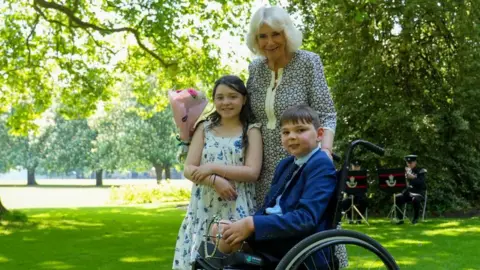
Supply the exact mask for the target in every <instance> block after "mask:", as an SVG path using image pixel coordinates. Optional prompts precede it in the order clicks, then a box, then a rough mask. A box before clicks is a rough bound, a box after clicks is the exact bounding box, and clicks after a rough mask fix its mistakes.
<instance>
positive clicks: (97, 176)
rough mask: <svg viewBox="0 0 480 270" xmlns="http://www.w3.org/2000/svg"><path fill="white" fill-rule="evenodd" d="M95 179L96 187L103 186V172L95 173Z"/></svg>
mask: <svg viewBox="0 0 480 270" xmlns="http://www.w3.org/2000/svg"><path fill="white" fill-rule="evenodd" d="M95 179H96V186H97V187H101V186H103V170H102V169H100V170H97V171H96V172H95Z"/></svg>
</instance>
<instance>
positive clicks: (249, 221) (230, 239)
mask: <svg viewBox="0 0 480 270" xmlns="http://www.w3.org/2000/svg"><path fill="white" fill-rule="evenodd" d="M224 226H225V227H224V229H223V240H224V241H225V243H227V244H228V245H230V246H233V245H236V244H240V243H241V242H242V241H243V240H245V239H247V238H248V237H249V236H250V234H252V233H253V232H254V231H255V227H254V225H253V217H252V216H249V217H246V218H242V219H240V220H239V221H236V222H234V223H232V224H227V225H224Z"/></svg>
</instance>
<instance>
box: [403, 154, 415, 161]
mask: <svg viewBox="0 0 480 270" xmlns="http://www.w3.org/2000/svg"><path fill="white" fill-rule="evenodd" d="M404 158H405V161H406V162H412V161H417V155H408V156H405V157H404Z"/></svg>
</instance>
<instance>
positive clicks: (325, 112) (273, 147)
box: [247, 7, 348, 267]
mask: <svg viewBox="0 0 480 270" xmlns="http://www.w3.org/2000/svg"><path fill="white" fill-rule="evenodd" d="M247 45H248V48H249V49H250V50H251V51H252V52H253V53H254V54H256V55H259V56H260V57H258V58H257V59H255V60H253V61H252V63H250V65H249V67H248V72H249V78H248V81H247V90H248V92H249V94H250V97H251V99H250V100H251V102H252V109H253V113H254V115H255V118H256V121H258V122H260V123H261V124H262V128H261V131H262V137H263V143H264V147H263V166H262V172H261V174H260V179H259V181H258V182H257V186H256V196H257V205H262V203H263V198H265V194H266V193H267V192H268V189H269V188H270V184H271V181H272V179H273V174H274V170H275V167H276V165H277V164H278V162H279V161H280V160H282V159H283V158H285V157H287V152H286V151H285V150H284V149H283V148H282V144H281V139H280V123H279V119H280V116H281V114H282V113H283V111H285V110H286V109H287V108H289V107H291V106H294V105H298V104H307V105H309V106H310V107H312V108H313V109H315V110H316V111H317V112H318V114H319V116H320V120H321V121H322V122H323V128H324V130H325V131H324V137H323V141H322V142H321V149H322V150H323V151H325V152H327V153H328V155H329V156H330V157H331V154H332V146H333V137H334V133H335V126H336V122H337V114H336V112H335V107H334V105H333V100H332V97H331V95H330V91H329V90H328V86H327V82H326V80H325V75H324V74H323V65H322V61H321V60H320V56H318V55H317V54H315V53H313V52H308V51H304V50H299V49H298V48H299V47H300V46H301V45H302V33H301V32H300V31H299V30H298V29H297V28H295V26H294V25H293V22H292V20H291V18H290V15H289V14H288V13H287V12H286V11H285V10H284V9H282V8H280V7H262V8H260V9H259V10H257V12H255V14H253V16H252V18H251V21H250V29H249V32H248V35H247ZM335 254H336V256H337V257H338V259H339V261H340V266H341V267H347V266H348V259H347V253H346V249H345V246H343V245H341V246H337V248H336V252H335Z"/></svg>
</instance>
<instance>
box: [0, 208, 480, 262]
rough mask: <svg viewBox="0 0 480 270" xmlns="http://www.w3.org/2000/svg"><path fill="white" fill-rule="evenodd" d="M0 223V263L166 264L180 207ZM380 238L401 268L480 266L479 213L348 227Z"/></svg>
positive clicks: (40, 215)
mask: <svg viewBox="0 0 480 270" xmlns="http://www.w3.org/2000/svg"><path fill="white" fill-rule="evenodd" d="M23 212H24V213H26V214H27V215H28V218H29V221H28V222H27V223H24V224H7V223H5V222H3V225H2V226H0V269H6V270H17V269H28V270H30V269H40V270H41V269H101V270H107V269H112V270H122V269H171V261H172V257H173V248H174V244H175V239H176V236H177V232H178V228H179V226H180V222H181V220H182V218H183V211H182V210H178V209H174V208H153V209H148V208H137V207H125V208H117V207H115V208H79V209H32V210H24V211H23ZM346 228H347V229H353V230H358V231H361V232H364V233H367V234H368V235H370V236H371V237H373V238H375V239H376V240H378V241H379V242H381V243H382V244H383V245H384V246H385V247H386V248H387V249H388V250H389V251H390V252H391V253H392V254H393V255H394V257H395V258H396V259H397V261H398V262H399V263H400V265H401V268H402V269H480V219H479V218H470V219H459V220H456V219H455V220H453V219H451V220H449V219H433V220H428V221H426V222H424V223H421V224H417V225H415V226H413V225H411V224H404V225H402V226H396V225H392V224H390V223H388V222H387V221H386V220H381V219H373V220H371V226H367V225H346Z"/></svg>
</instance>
